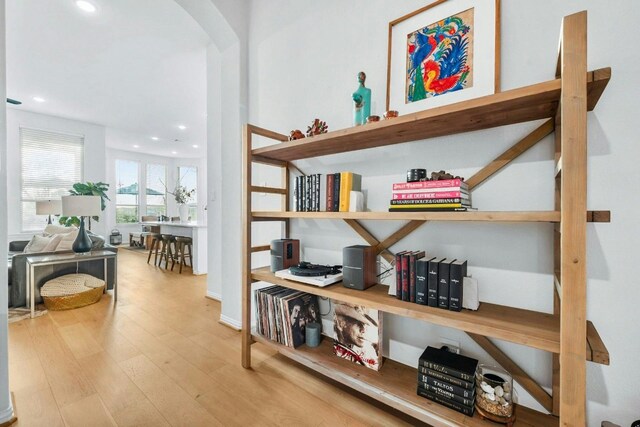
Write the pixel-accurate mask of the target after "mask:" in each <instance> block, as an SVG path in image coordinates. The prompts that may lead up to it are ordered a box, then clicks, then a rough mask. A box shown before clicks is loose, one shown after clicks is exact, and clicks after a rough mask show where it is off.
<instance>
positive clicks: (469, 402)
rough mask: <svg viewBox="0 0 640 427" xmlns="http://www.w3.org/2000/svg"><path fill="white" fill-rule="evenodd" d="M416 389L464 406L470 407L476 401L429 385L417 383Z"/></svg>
mask: <svg viewBox="0 0 640 427" xmlns="http://www.w3.org/2000/svg"><path fill="white" fill-rule="evenodd" d="M418 387H419V388H420V389H422V390H426V391H430V392H431V393H433V394H437V395H439V396H440V397H444V398H445V399H449V400H453V401H454V402H458V403H460V404H462V405H464V406H472V405H473V404H474V403H475V401H476V399H475V397H473V398H471V399H467V398H466V397H460V396H458V395H457V394H454V393H451V392H450V391H447V390H443V389H441V388H438V387H434V386H431V385H429V384H424V383H418Z"/></svg>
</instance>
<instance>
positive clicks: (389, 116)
mask: <svg viewBox="0 0 640 427" xmlns="http://www.w3.org/2000/svg"><path fill="white" fill-rule="evenodd" d="M383 117H384V119H385V120H388V119H395V118H396V117H398V112H397V111H396V110H389V111H385V113H384V116H383Z"/></svg>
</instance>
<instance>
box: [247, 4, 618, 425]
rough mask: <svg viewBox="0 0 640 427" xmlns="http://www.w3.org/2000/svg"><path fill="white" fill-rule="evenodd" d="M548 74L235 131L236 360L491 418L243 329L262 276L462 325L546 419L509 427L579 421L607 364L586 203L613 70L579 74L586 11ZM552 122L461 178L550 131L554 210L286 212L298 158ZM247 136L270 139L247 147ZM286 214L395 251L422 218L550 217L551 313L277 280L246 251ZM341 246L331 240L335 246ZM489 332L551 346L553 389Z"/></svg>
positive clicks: (413, 410)
mask: <svg viewBox="0 0 640 427" xmlns="http://www.w3.org/2000/svg"><path fill="white" fill-rule="evenodd" d="M560 46H561V47H560V54H559V58H558V66H557V70H556V79H554V80H550V81H547V82H543V83H539V84H535V85H531V86H526V87H523V88H519V89H514V90H510V91H507V92H502V93H498V94H495V95H490V96H485V97H482V98H478V99H474V100H471V101H465V102H460V103H456V104H452V105H447V106H444V107H439V108H433V109H430V110H427V111H423V112H419V113H414V114H408V115H406V116H402V117H399V118H397V119H394V120H390V121H383V122H378V123H372V124H368V125H365V126H360V127H355V128H349V129H344V130H340V131H335V132H330V133H327V134H324V135H320V136H316V137H314V138H306V139H302V140H298V141H293V142H288V141H287V138H286V137H285V136H284V135H281V134H279V133H276V132H273V131H269V130H266V129H262V128H259V127H256V126H252V125H246V126H245V128H244V134H243V137H244V138H243V139H244V141H243V178H244V183H243V184H244V185H243V256H244V260H243V289H242V308H243V333H242V338H243V339H242V365H243V366H244V367H246V368H249V367H250V366H251V345H252V344H253V343H254V342H261V343H263V344H265V345H268V346H270V347H272V348H275V349H276V350H277V351H279V352H280V353H282V354H283V355H285V356H287V357H289V358H291V359H293V360H295V361H297V362H299V363H301V364H303V365H305V366H307V367H309V368H311V369H314V370H316V371H318V372H320V373H322V374H323V375H326V376H328V377H330V378H332V379H334V380H336V381H338V382H340V383H342V384H345V385H347V386H350V387H352V388H354V389H355V390H357V391H359V392H361V393H364V394H366V395H368V396H370V397H373V398H375V399H378V400H379V401H381V402H383V403H385V404H387V405H390V406H393V407H395V408H398V409H400V410H402V411H405V412H406V413H408V414H409V415H411V416H413V417H415V418H417V419H420V420H422V421H425V422H427V423H430V424H433V425H470V426H484V425H491V424H490V423H488V422H484V421H481V420H480V419H479V418H478V417H477V416H476V417H472V418H471V417H465V416H463V415H461V414H459V413H457V412H454V411H451V410H449V409H447V408H444V407H442V406H440V405H437V404H434V403H432V402H430V401H428V400H426V399H423V398H421V397H418V396H417V395H416V391H415V388H416V384H417V383H416V370H415V369H413V368H409V367H406V366H403V365H401V364H398V363H396V362H393V361H390V360H387V361H386V362H385V366H384V367H383V369H382V370H381V371H380V372H373V371H370V370H368V369H364V368H362V369H360V368H359V367H357V366H355V365H353V364H351V363H349V362H347V361H344V360H342V359H339V358H337V357H335V356H333V354H332V352H331V350H330V348H329V344H328V342H325V344H324V345H323V346H321V347H320V348H318V349H309V348H306V347H303V348H299V349H297V350H293V349H291V348H288V347H284V346H281V345H279V344H276V343H273V342H271V341H269V340H266V339H264V338H263V337H261V336H259V335H256V334H255V333H254V332H252V331H251V312H252V297H251V292H252V289H251V284H252V283H253V282H256V281H266V282H270V283H274V284H278V285H281V286H285V287H288V288H292V289H299V290H303V291H306V292H309V293H313V294H316V295H319V296H324V297H329V298H334V299H337V300H342V301H346V302H352V303H356V304H360V305H364V306H368V307H371V308H375V309H378V310H382V311H384V312H388V313H393V314H397V315H400V316H405V317H411V318H415V319H420V320H424V321H427V322H431V323H434V324H438V325H444V326H448V327H452V328H456V329H459V330H462V331H465V332H467V333H468V334H469V336H470V337H471V338H473V339H474V341H475V342H476V343H478V344H479V345H480V346H481V347H482V348H484V349H485V350H486V351H487V352H488V353H489V354H491V355H492V357H493V358H494V359H496V360H498V361H499V362H500V363H501V364H503V365H506V366H508V369H509V370H510V371H511V373H512V374H513V375H514V379H515V380H516V381H517V382H518V383H519V384H520V385H521V386H522V387H523V388H525V390H527V391H528V392H529V393H530V394H531V395H532V396H533V397H534V398H535V399H536V400H538V401H539V402H540V403H541V405H542V406H543V407H544V408H545V409H547V411H548V412H550V413H551V414H553V415H545V414H542V413H540V412H536V411H533V410H530V409H527V408H525V407H518V410H517V421H516V424H517V425H532V426H546V425H558V424H562V425H576V426H582V425H585V424H586V421H585V412H586V406H585V405H586V404H585V399H586V392H585V387H586V366H585V363H586V361H593V362H595V363H603V364H608V363H609V353H608V351H607V349H606V347H605V345H604V343H603V341H602V339H601V337H600V336H599V334H598V332H597V330H596V328H595V326H594V325H593V324H592V323H591V322H588V321H587V320H586V264H585V263H586V224H587V222H609V219H610V213H609V212H608V211H587V207H586V181H587V180H586V177H587V175H586V174H587V154H586V147H587V137H586V122H587V111H591V110H593V109H594V108H595V106H596V104H597V102H598V100H599V99H600V97H601V95H602V93H603V92H604V90H605V88H606V85H607V83H608V81H609V79H610V77H611V70H610V69H609V68H605V69H600V70H595V71H591V72H587V69H586V12H581V13H577V14H574V15H570V16H567V17H565V18H564V20H563V25H562V34H561V44H560ZM538 119H548V120H547V121H546V122H545V123H544V124H542V125H541V126H540V127H538V128H537V129H536V130H534V131H533V132H532V133H531V134H529V135H527V136H526V137H524V138H523V139H522V140H520V141H518V142H517V143H516V144H515V145H514V146H513V147H511V148H509V149H508V150H507V151H505V152H504V153H503V154H501V155H500V156H498V157H497V158H496V159H495V160H494V161H492V162H491V163H490V164H489V165H487V166H486V167H485V168H483V169H482V170H480V171H479V172H478V173H477V174H476V175H474V176H473V177H471V178H469V179H468V180H467V182H468V183H469V187H470V189H471V190H473V188H475V187H476V186H478V185H480V184H482V183H483V182H484V181H486V180H487V179H489V178H490V177H491V176H493V175H494V174H495V173H497V172H499V171H500V170H501V169H502V168H503V167H504V166H506V165H507V164H509V162H511V161H512V160H514V159H515V158H517V156H519V155H520V154H522V153H523V152H524V151H526V150H527V149H528V148H530V147H531V146H533V145H535V144H536V143H537V142H538V141H540V140H542V139H543V138H544V137H545V136H547V135H549V134H551V133H552V132H554V130H555V136H556V153H555V161H556V168H555V169H556V192H555V195H556V206H555V210H553V211H528V212H482V211H473V212H401V213H397V212H393V213H389V212H291V211H289V200H290V189H289V182H290V173H291V170H292V169H297V168H296V167H295V165H294V164H293V163H291V162H292V161H294V160H298V159H304V158H310V157H317V156H324V155H330V154H336V153H346V152H351V151H358V150H365V149H369V148H374V147H380V146H386V145H392V144H399V143H404V142H409V141H416V140H421V139H427V138H433V137H438V136H443V135H452V134H458V133H463V132H470V131H475V130H480V129H489V128H493V127H497V126H503V125H509V124H515V123H521V122H525V121H531V120H538ZM254 135H259V136H262V137H266V138H270V139H273V140H275V141H277V143H276V144H274V145H271V146H268V147H263V148H258V149H253V147H252V138H253V136H254ZM254 164H266V165H270V166H277V167H280V168H282V181H283V183H284V186H283V187H282V188H273V187H260V186H255V185H253V184H252V166H253V165H254ZM256 192H259V193H270V194H276V195H280V196H281V197H282V204H281V210H280V211H275V212H258V211H253V210H252V206H251V194H252V193H256ZM294 219H326V220H343V221H345V222H346V223H347V224H349V226H350V227H351V228H352V229H353V230H354V231H355V232H356V233H358V234H359V235H360V236H361V237H362V238H363V239H364V240H365V241H366V242H367V243H368V244H369V245H371V246H375V247H376V249H377V251H378V252H379V254H380V256H383V257H385V258H386V259H387V260H391V259H392V255H391V254H390V253H389V251H388V248H389V247H391V246H392V245H394V244H395V243H397V242H398V241H400V240H401V239H402V238H403V237H405V236H407V235H408V234H409V233H411V232H413V231H415V230H416V229H417V228H419V227H420V226H421V225H422V224H423V223H424V222H426V221H454V222H455V221H485V222H498V223H502V222H522V223H527V222H548V223H553V224H554V252H555V256H554V260H555V261H554V264H555V265H554V281H555V287H554V288H555V292H554V313H553V314H547V313H540V312H535V311H531V310H523V309H519V308H514V307H507V306H502V305H496V304H488V303H482V304H481V306H480V309H479V310H478V311H476V312H470V311H462V312H450V311H446V310H439V309H434V308H431V307H426V306H421V305H417V304H411V303H408V302H402V301H398V300H397V299H395V298H394V297H391V296H389V295H387V288H386V287H385V286H382V285H376V286H374V287H373V288H370V289H368V290H367V291H364V292H362V291H354V290H350V289H346V288H344V287H342V286H341V284H335V285H332V286H329V287H326V288H317V287H313V286H309V285H305V284H302V283H298V282H293V281H289V280H285V279H280V278H278V277H276V276H275V275H273V274H272V273H271V272H270V271H269V269H268V268H258V269H252V265H251V254H252V253H255V252H261V251H268V250H269V246H268V245H266V244H264V242H263V243H262V244H261V245H256V246H252V236H251V224H252V223H254V222H260V221H282V222H283V223H284V224H285V227H284V230H285V233H284V234H285V236H286V237H288V236H289V222H290V221H291V220H294ZM362 220H381V221H385V220H394V221H408V223H406V224H405V225H404V226H402V227H401V228H400V229H399V230H398V231H397V232H396V233H394V234H393V235H391V236H389V237H388V238H386V239H384V240H382V241H379V240H378V239H376V238H375V237H373V234H372V233H370V232H369V231H368V230H367V229H366V228H365V227H364V226H363V225H362V224H361V223H360V221H362ZM336 249H339V248H336ZM489 338H497V339H501V340H506V341H510V342H514V343H517V344H521V345H525V346H529V347H533V348H537V349H541V350H545V351H549V352H551V353H552V354H553V365H554V366H553V393H552V394H549V393H548V392H547V391H546V390H545V389H543V388H542V387H540V386H539V385H538V384H537V383H536V382H535V381H534V380H533V379H532V378H531V377H529V376H528V375H527V374H526V373H525V370H523V369H521V368H520V367H519V366H517V365H516V364H515V363H514V362H513V361H512V360H511V359H509V358H508V356H507V355H505V354H504V353H502V352H501V351H500V350H499V349H498V347H497V346H495V345H494V344H493V343H492V342H491V341H490V340H489Z"/></svg>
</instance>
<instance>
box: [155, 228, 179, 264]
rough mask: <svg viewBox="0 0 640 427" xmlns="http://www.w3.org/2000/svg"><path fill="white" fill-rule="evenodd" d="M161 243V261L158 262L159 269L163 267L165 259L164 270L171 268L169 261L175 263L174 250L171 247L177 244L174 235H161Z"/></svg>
mask: <svg viewBox="0 0 640 427" xmlns="http://www.w3.org/2000/svg"><path fill="white" fill-rule="evenodd" d="M160 241H161V243H162V247H161V248H160V260H159V261H158V267H162V260H163V259H164V268H165V269H166V268H169V260H171V261H172V262H173V250H172V249H171V245H172V244H174V243H175V241H176V238H175V236H173V235H172V234H161V235H160Z"/></svg>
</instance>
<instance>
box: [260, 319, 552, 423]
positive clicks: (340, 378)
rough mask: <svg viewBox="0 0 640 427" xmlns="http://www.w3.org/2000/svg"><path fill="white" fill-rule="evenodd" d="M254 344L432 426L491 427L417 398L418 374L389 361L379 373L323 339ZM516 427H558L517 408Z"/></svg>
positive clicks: (262, 339)
mask: <svg viewBox="0 0 640 427" xmlns="http://www.w3.org/2000/svg"><path fill="white" fill-rule="evenodd" d="M252 337H253V339H254V340H255V341H257V342H259V343H262V344H264V345H266V346H268V347H270V348H273V349H275V350H277V351H278V352H279V353H280V354H282V355H284V356H286V357H288V358H290V359H292V360H294V361H296V362H298V363H300V364H302V365H304V366H306V367H308V368H310V369H312V370H314V371H317V372H319V373H321V374H322V375H325V376H327V377H329V378H331V379H333V380H335V381H337V382H339V383H341V384H344V385H346V386H348V387H351V388H352V389H354V390H356V391H358V392H360V393H362V394H365V395H367V396H369V397H371V398H373V399H376V400H378V401H380V402H382V403H384V404H386V405H388V406H391V407H393V408H395V409H398V410H400V411H402V412H404V413H406V414H408V415H410V416H412V417H414V418H416V419H418V420H421V421H423V422H426V423H428V424H431V425H434V426H458V425H464V426H478V427H479V426H485V427H488V426H494V425H495V424H494V423H492V422H489V421H483V420H481V419H480V417H479V416H478V415H477V414H476V415H474V416H473V417H467V416H465V415H463V414H460V413H458V412H455V411H453V410H451V409H448V408H446V407H444V406H442V405H439V404H437V403H435V402H431V401H430V400H428V399H425V398H423V397H420V396H418V395H417V394H416V387H417V375H418V371H417V370H416V369H415V368H411V367H408V366H405V365H402V364H400V363H397V362H394V361H392V360H388V359H387V360H385V362H384V364H383V366H382V369H381V370H380V371H378V372H376V371H373V370H371V369H368V368H366V367H363V366H358V365H356V364H354V363H351V362H349V361H346V360H343V359H340V358H339V357H337V356H335V355H334V354H333V348H332V345H331V340H330V339H327V338H326V337H324V340H323V341H322V343H321V344H320V346H319V347H316V348H310V347H307V346H301V347H299V348H297V349H293V348H291V347H286V346H283V345H281V344H278V343H275V342H273V341H270V340H268V339H266V338H265V337H263V336H261V335H259V334H257V333H255V331H254V332H253V334H252ZM516 418H517V420H516V424H515V425H516V426H536V427H540V426H557V425H558V419H557V418H555V417H553V416H551V415H545V414H542V413H540V412H537V411H534V410H532V409H529V408H526V407H524V406H518V407H517V408H516Z"/></svg>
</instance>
